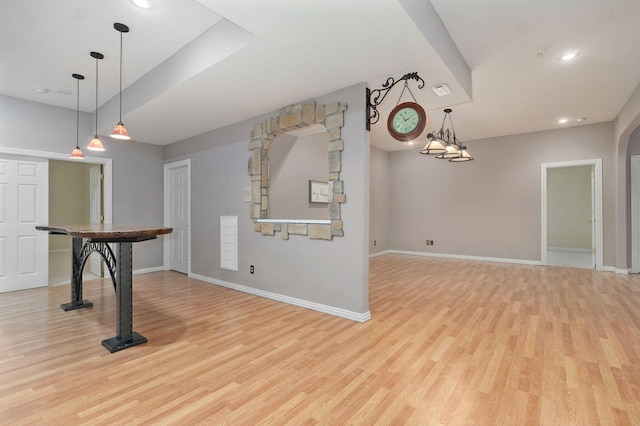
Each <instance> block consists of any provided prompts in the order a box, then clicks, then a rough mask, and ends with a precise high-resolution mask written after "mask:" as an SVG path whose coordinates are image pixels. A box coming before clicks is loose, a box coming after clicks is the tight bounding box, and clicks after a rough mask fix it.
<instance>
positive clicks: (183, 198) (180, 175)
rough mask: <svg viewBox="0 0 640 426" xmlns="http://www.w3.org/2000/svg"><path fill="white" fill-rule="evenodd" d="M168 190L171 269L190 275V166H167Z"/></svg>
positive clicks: (179, 164)
mask: <svg viewBox="0 0 640 426" xmlns="http://www.w3.org/2000/svg"><path fill="white" fill-rule="evenodd" d="M167 166H168V168H167V169H166V170H165V172H166V173H167V177H166V179H167V181H168V182H167V183H168V188H165V191H167V190H168V193H167V194H166V195H168V206H166V207H168V213H169V223H168V226H170V227H171V228H173V232H172V233H171V234H169V241H170V243H169V269H172V270H174V271H178V272H182V273H185V274H187V273H189V246H190V243H189V240H190V238H189V216H190V215H189V174H190V167H189V164H188V163H187V164H184V163H182V162H181V163H178V164H174V165H167Z"/></svg>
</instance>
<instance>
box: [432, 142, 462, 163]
mask: <svg viewBox="0 0 640 426" xmlns="http://www.w3.org/2000/svg"><path fill="white" fill-rule="evenodd" d="M444 149H445V152H443V153H441V154H438V155H436V158H437V159H438V160H443V159H444V160H448V159H449V158H454V157H458V156H459V155H460V151H459V150H458V147H457V146H455V145H451V144H447V146H445V147H444Z"/></svg>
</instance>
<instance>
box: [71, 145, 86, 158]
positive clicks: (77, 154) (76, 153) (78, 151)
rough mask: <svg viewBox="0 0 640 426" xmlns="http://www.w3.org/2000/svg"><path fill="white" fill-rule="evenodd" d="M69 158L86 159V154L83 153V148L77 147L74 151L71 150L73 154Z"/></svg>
mask: <svg viewBox="0 0 640 426" xmlns="http://www.w3.org/2000/svg"><path fill="white" fill-rule="evenodd" d="M69 158H72V159H74V160H84V154H83V153H82V150H81V149H80V148H78V147H75V148H74V149H73V151H71V155H70V156H69Z"/></svg>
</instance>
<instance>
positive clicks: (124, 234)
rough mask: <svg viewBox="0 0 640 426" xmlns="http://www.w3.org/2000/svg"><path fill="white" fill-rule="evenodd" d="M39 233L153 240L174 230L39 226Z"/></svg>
mask: <svg viewBox="0 0 640 426" xmlns="http://www.w3.org/2000/svg"><path fill="white" fill-rule="evenodd" d="M36 229H37V230H39V231H48V232H52V233H57V234H67V235H70V236H72V237H76V238H101V239H107V238H110V239H130V238H153V237H156V236H157V235H162V234H170V233H171V232H172V231H173V228H167V227H163V226H132V225H113V224H106V223H100V224H86V225H46V226H43V225H39V226H36Z"/></svg>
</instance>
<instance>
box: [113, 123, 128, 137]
mask: <svg viewBox="0 0 640 426" xmlns="http://www.w3.org/2000/svg"><path fill="white" fill-rule="evenodd" d="M110 136H111V137H112V138H114V139H120V140H123V141H128V140H129V139H131V136H129V132H127V129H126V127H124V124H122V122H119V123H118V124H116V127H114V128H113V131H112V132H111V135H110Z"/></svg>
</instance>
